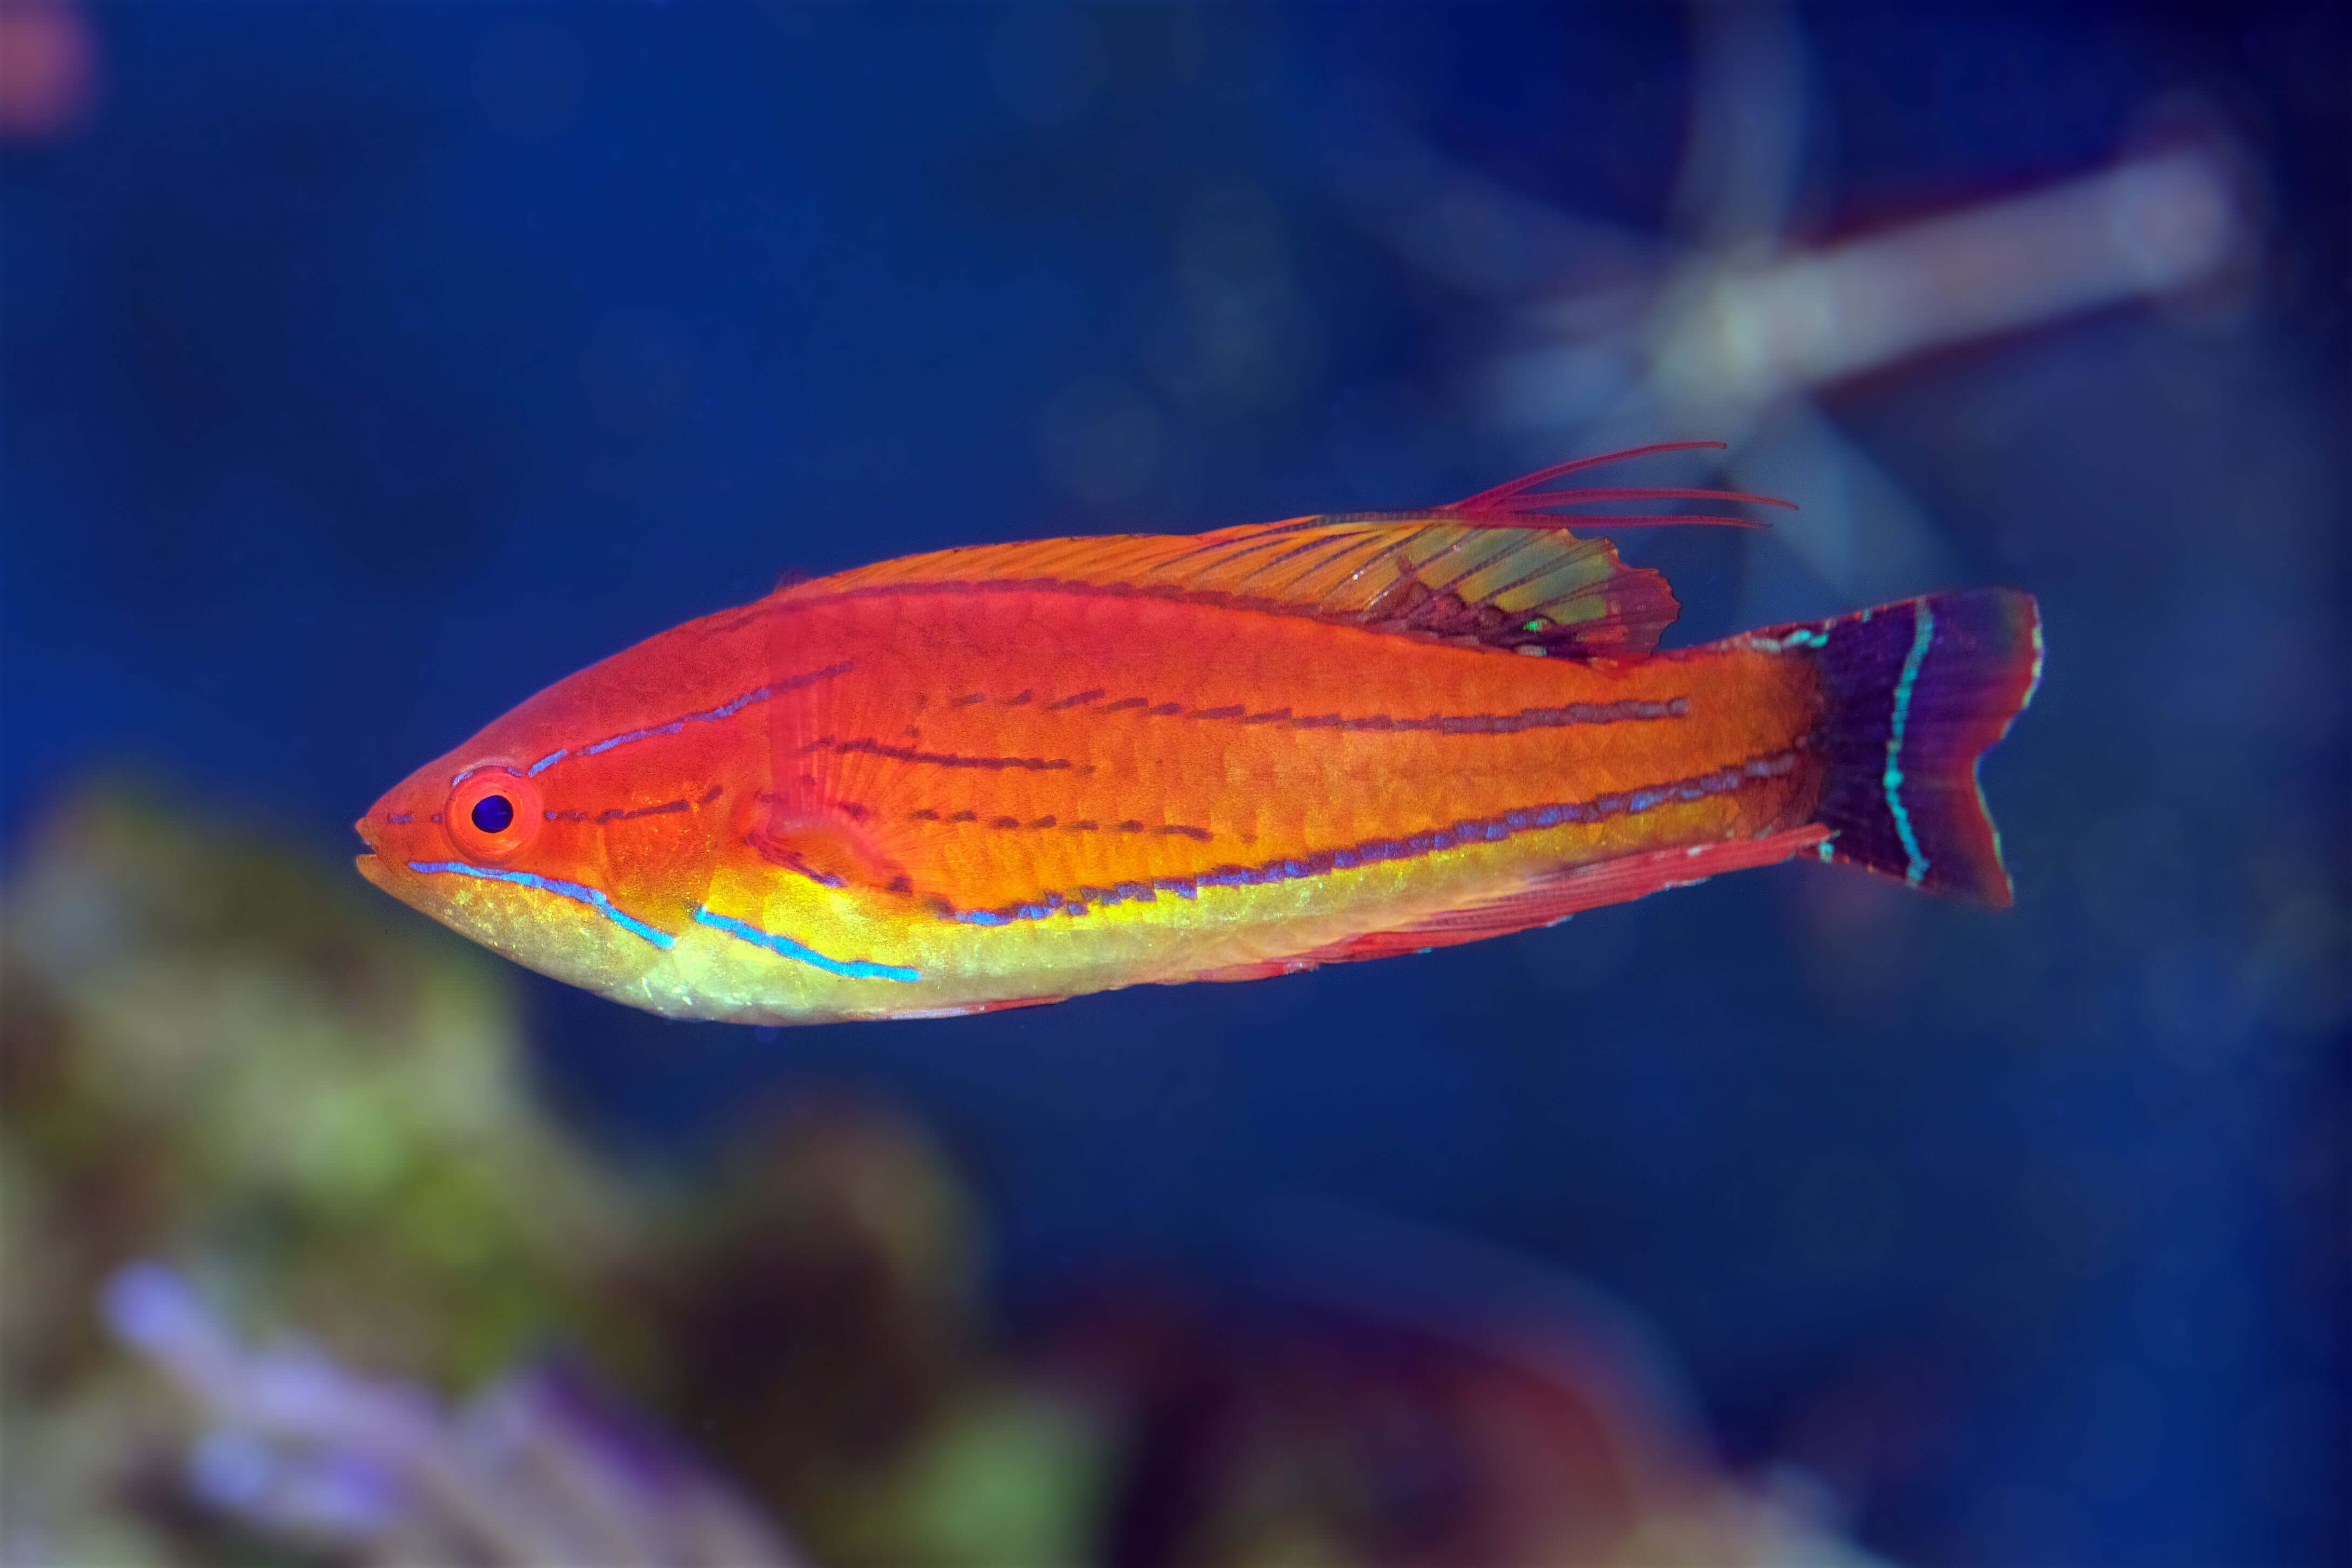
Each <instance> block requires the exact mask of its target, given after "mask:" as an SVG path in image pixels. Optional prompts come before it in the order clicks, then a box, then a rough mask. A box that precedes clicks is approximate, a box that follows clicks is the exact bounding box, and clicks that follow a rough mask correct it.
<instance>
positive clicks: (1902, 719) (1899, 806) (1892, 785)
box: [1885, 600, 1936, 888]
mask: <svg viewBox="0 0 2352 1568" xmlns="http://www.w3.org/2000/svg"><path fill="white" fill-rule="evenodd" d="M1912 619H1913V622H1914V628H1915V629H1914V630H1913V631H1912V633H1911V652H1910V653H1909V655H1908V656H1906V658H1904V660H1903V673H1902V674H1901V675H1899V676H1897V677H1896V678H1895V719H1894V722H1893V723H1891V724H1889V725H1888V726H1887V731H1886V777H1885V782H1886V809H1887V810H1888V811H1889V812H1891V813H1893V814H1894V817H1895V833H1896V834H1897V835H1899V836H1900V837H1902V840H1903V852H1904V853H1905V854H1906V856H1908V857H1909V858H1910V863H1909V864H1908V865H1907V866H1906V867H1905V868H1904V872H1903V879H1904V880H1905V881H1906V882H1908V883H1910V884H1911V885H1912V886H1913V887H1915V888H1916V887H1917V886H1918V885H1919V879H1921V878H1923V877H1925V876H1926V875H1927V856H1925V855H1923V854H1921V853H1920V852H1919V835H1918V833H1917V832H1916V830H1915V829H1914V828H1913V827H1912V826H1911V814H1910V812H1909V811H1907V810H1906V809H1905V808H1904V805H1903V795H1902V793H1901V792H1902V789H1903V726H1904V725H1905V723H1906V722H1907V721H1909V719H1910V717H1911V689H1912V688H1913V687H1914V686H1916V685H1917V684H1918V682H1919V667H1920V666H1921V665H1923V664H1925V663H1927V648H1928V646H1929V645H1930V644H1932V643H1933V642H1934V641H1935V640H1936V617H1935V615H1934V614H1933V613H1932V612H1931V611H1929V610H1928V608H1927V602H1926V601H1925V600H1922V601H1921V602H1920V603H1918V604H1917V605H1914V606H1912Z"/></svg>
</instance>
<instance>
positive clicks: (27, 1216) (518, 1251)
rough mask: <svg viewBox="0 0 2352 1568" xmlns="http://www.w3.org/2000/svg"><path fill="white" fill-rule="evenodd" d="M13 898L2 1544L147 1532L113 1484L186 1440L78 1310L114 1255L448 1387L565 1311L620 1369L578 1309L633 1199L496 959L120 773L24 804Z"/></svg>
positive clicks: (9, 921)
mask: <svg viewBox="0 0 2352 1568" xmlns="http://www.w3.org/2000/svg"><path fill="white" fill-rule="evenodd" d="M0 908H4V909H5V917H6V919H5V936H0V985H4V986H5V1008H0V1177H5V1193H6V1212H5V1220H6V1222H7V1233H8V1237H9V1241H10V1247H11V1250H12V1252H13V1253H14V1255H15V1257H16V1258H18V1259H20V1260H23V1262H22V1263H21V1265H20V1266H19V1267H16V1268H11V1269H10V1270H9V1276H8V1310H7V1312H6V1314H5V1321H4V1322H0V1379H5V1405H0V1409H5V1422H6V1425H7V1426H8V1427H9V1428H10V1429H11V1430H12V1431H14V1432H18V1433H22V1432H24V1431H26V1430H28V1429H35V1428H37V1429H38V1430H40V1431H41V1432H42V1433H43V1434H44V1436H45V1440H44V1441H43V1442H41V1443H38V1444H24V1443H18V1444H14V1445H12V1450H13V1451H12V1463H11V1464H10V1465H9V1466H8V1467H7V1470H6V1474H5V1494H6V1495H5V1505H6V1515H7V1519H8V1521H9V1525H8V1528H9V1530H10V1531H11V1532H12V1534H11V1539H12V1540H14V1539H19V1538H20V1533H19V1532H21V1531H38V1532H40V1533H41V1534H42V1535H43V1536H44V1537H45V1538H46V1539H48V1540H50V1541H52V1542H55V1543H56V1545H57V1550H58V1552H59V1553H60V1554H61V1555H62V1556H64V1557H66V1558H67V1559H68V1560H70V1559H72V1558H74V1557H77V1556H79V1557H83V1558H87V1559H90V1560H99V1559H103V1560H108V1561H123V1560H132V1559H134V1558H136V1557H141V1556H145V1555H148V1553H144V1552H131V1551H130V1550H129V1548H128V1546H127V1545H124V1544H121V1543H110V1544H107V1545H105V1546H102V1547H101V1546H100V1545H98V1544H95V1543H94V1542H96V1541H99V1540H107V1541H110V1540H111V1538H110V1536H107V1535H105V1534H104V1533H103V1531H115V1530H121V1529H129V1528H131V1527H130V1526H129V1525H127V1524H126V1523H124V1522H123V1521H121V1520H120V1519H118V1518H115V1517H114V1513H113V1508H114V1504H113V1499H114V1498H115V1497H116V1495H117V1494H118V1493H120V1492H121V1489H122V1488H124V1487H125V1486H127V1485H128V1484H129V1482H130V1480H131V1478H132V1477H133V1476H134V1475H135V1474H136V1473H137V1471H138V1469H139V1467H140V1465H141V1463H142V1461H143V1460H144V1458H146V1457H148V1456H149V1455H150V1454H151V1453H152V1447H153V1443H154V1442H155V1441H160V1440H163V1439H165V1438H167V1437H169V1436H173V1435H174V1434H175V1426H174V1424H173V1423H171V1422H169V1421H163V1420H160V1419H159V1418H158V1417H157V1416H156V1415H154V1413H153V1411H152V1408H151V1407H150V1405H147V1404H145V1403H142V1400H141V1399H140V1398H139V1397H137V1396H136V1395H135V1394H132V1393H131V1392H130V1390H129V1389H128V1388H127V1387H126V1386H125V1384H124V1383H123V1381H122V1367H121V1362H120V1359H119V1357H117V1356H114V1355H111V1354H110V1353H109V1347H108V1346H107V1344H106V1342H105V1340H104V1338H103V1336H102V1335H101V1334H100V1331H99V1329H98V1325H97V1323H96V1321H94V1319H93V1317H92V1314H91V1311H90V1303H91V1302H92V1300H95V1299H96V1297H97V1295H98V1293H99V1290H100V1285H101V1282H102V1281H103V1280H104V1279H106V1278H107V1277H108V1276H109V1275H110V1273H111V1272H112V1271H113V1270H114V1269H115V1268H117V1267H118V1266H120V1265H121V1262H122V1261H123V1260H125V1259H126V1258H134V1257H163V1258H173V1259H177V1260H181V1261H183V1262H184V1264H185V1265H186V1267H188V1268H190V1269H191V1270H193V1271H194V1274H195V1275H196V1276H197V1277H198V1278H199V1279H202V1280H204V1281H205V1287H206V1289H207V1290H208V1291H211V1292H213V1293H215V1294H217V1295H218V1296H220V1297H221V1298H222V1299H224V1300H232V1301H236V1302H240V1303H250V1304H253V1305H255V1306H256V1307H257V1308H262V1307H266V1310H268V1312H269V1313H270V1314H272V1315H278V1314H282V1315H283V1317H284V1318H285V1319H286V1320H287V1321H299V1322H302V1323H304V1324H306V1325H308V1326H309V1327H310V1329H311V1330H312V1331H315V1332H317V1333H318V1334H319V1335H320V1337H321V1338H322V1339H324V1340H326V1341H328V1342H331V1343H333V1344H335V1345H337V1346H338V1347H339V1349H340V1350H341V1352H343V1353H346V1354H349V1355H352V1356H354V1357H356V1358H359V1359H361V1360H363V1361H366V1362H370V1363H381V1364H385V1365H395V1366H400V1367H403V1368H405V1369H407V1370H408V1371H410V1372H411V1373H414V1374H415V1375H418V1376H422V1377H425V1378H427V1379H430V1380H432V1381H434V1382H436V1383H438V1382H445V1381H446V1382H451V1383H457V1384H471V1383H474V1382H478V1381H479V1380H481V1379H483V1378H486V1377H488V1376H489V1375H490V1374H491V1373H494V1372H496V1371H497V1370H499V1369H500V1368H502V1367H504V1366H506V1365H508V1364H509V1363H511V1362H513V1361H514V1360H515V1359H516V1358H517V1357H518V1356H520V1355H521V1354H523V1353H525V1352H527V1351H529V1350H530V1349H531V1348H532V1347H533V1346H535V1345H536V1344H537V1342H539V1341H541V1339H542V1338H543V1337H544V1336H547V1335H548V1334H550V1333H551V1332H552V1331H555V1328H556V1326H557V1325H562V1331H563V1332H565V1333H566V1334H569V1335H574V1336H580V1337H583V1338H588V1339H593V1340H596V1341H597V1348H598V1350H599V1352H600V1353H601V1354H604V1355H606V1356H609V1357H612V1358H614V1359H615V1360H616V1361H618V1362H619V1363H621V1364H623V1365H627V1364H630V1363H631V1360H632V1357H631V1351H630V1346H631V1343H632V1342H633V1337H634V1335H635V1329H634V1328H633V1326H632V1325H629V1324H627V1323H626V1322H625V1321H611V1320H604V1319H599V1318H598V1317H597V1316H596V1315H595V1314H594V1313H593V1311H591V1310H588V1308H589V1291H590V1289H591V1281H592V1280H593V1279H594V1278H595V1277H596V1276H597V1275H598V1273H599V1272H600V1271H601V1270H602V1269H604V1268H606V1267H607V1266H608V1265H609V1264H610V1263H611V1261H612V1260H614V1258H617V1256H618V1255H619V1253H620V1252H621V1250H622V1249H624V1248H625V1247H627V1246H629V1245H631V1243H632V1237H633V1234H634V1221H633V1220H632V1218H631V1203H630V1199H629V1196H628V1194H626V1193H625V1192H624V1191H622V1190H619V1189H618V1188H616V1187H615V1186H614V1184H611V1183H609V1182H607V1181H605V1180H604V1179H602V1178H600V1177H599V1176H598V1174H597V1173H596V1172H595V1170H594V1168H593V1166H591V1165H589V1164H588V1163H585V1162H584V1161H583V1160H581V1159H580V1158H579V1157H578V1156H577V1155H576V1154H575V1153H574V1152H572V1151H571V1150H570V1149H569V1148H568V1147H567V1146H566V1145H565V1144H564V1143H562V1142H561V1141H560V1140H558V1139H557V1138H556V1137H554V1136H553V1135H551V1132H550V1131H548V1129H547V1128H546V1126H545V1125H544V1123H543V1122H541V1121H540V1120H539V1119H538V1118H537V1117H536V1115H535V1114H534V1113H533V1112H532V1111H531V1110H530V1109H529V1104H528V1100H527V1099H526V1097H525V1094H524V1092H523V1089H522V1087H521V1086H520V1084H519V1083H517V1082H516V1081H515V1079H514V1076H513V1075H514V1071H515V1068H516V1067H517V1065H518V1063H519V1061H520V1057H519V1054H518V1049H517V1047H518V1045H519V1037H518V1033H517V1025H516V1018H515V1012H514V1007H513V1003H512V1000H511V998H510V995H509V992H508V990H507V989H506V987H505V985H504V984H503V981H502V979H501V978H500V977H499V976H497V975H496V974H495V973H494V972H493V971H492V970H491V969H490V968H489V966H488V965H486V964H483V963H478V962H477V961H476V959H475V957H474V955H472V954H470V953H467V952H465V951H463V950H462V949H461V948H459V947H458V946H457V945H456V944H453V943H446V942H440V941H438V940H436V938H434V937H433V936H432V934H431V933H424V932H419V931H416V930H415V928H414V927H413V926H411V925H409V924H408V923H407V922H404V921H401V920H400V919H399V918H398V917H397V915H396V914H394V913H391V912H387V911H380V910H376V909H375V908H374V907H373V905H372V904H369V903H367V902H365V901H363V900H362V896H360V895H359V893H358V890H356V889H355V890H354V893H353V894H352V895H347V894H346V893H345V892H344V891H343V890H342V889H339V888H338V887H337V886H336V885H335V884H334V883H332V882H331V881H330V880H329V879H327V877H326V876H325V875H324V874H322V872H321V871H320V869H319V868H316V867H315V865H314V863H312V862H310V860H308V859H306V858H302V857H300V856H298V855H295V854H292V853H289V852H288V851H285V850H283V849H279V848H277V847H271V846H268V845H267V844H265V843H262V842H258V841H256V840H255V839H252V838H250V837H247V836H245V835H243V834H241V833H239V832H237V831H236V830H235V829H233V828H230V827H227V826H224V825H221V824H216V823H211V822H206V821H203V820H201V819H197V818H193V817H189V816H180V815H176V814H174V813H173V812H171V811H169V810H167V809H165V808H163V807H160V806H158V805H152V804H149V803H145V802H142V801H141V800H139V799H137V798H136V797H134V796H131V795H127V794H123V793H117V792H110V791H100V792H96V793H92V794H89V795H84V796H82V797H81V798H79V799H78V800H76V801H74V802H73V803H71V804H69V805H67V806H65V807H64V808H63V809H61V810H59V811H58V812H57V813H55V814H54V815H53V816H50V817H49V818H48V819H47V821H46V822H45V823H44V824H42V825H41V826H39V827H38V829H37V831H36V832H35V833H34V834H33V836H32V837H31V841H30V843H29V845H28V846H27V847H26V849H25V852H24V853H23V854H22V855H21V857H20V858H19V863H18V865H17V868H16V874H15V876H14V877H13V878H12V879H11V881H10V883H9V886H8V887H7V889H6V892H5V901H0ZM68 1434H74V1435H77V1436H73V1437H71V1438H68V1436H67V1435H68ZM108 1521H110V1522H108ZM85 1529H98V1530H101V1534H100V1536H98V1537H86V1536H85V1535H84V1534H83V1533H82V1531H84V1530H85Z"/></svg>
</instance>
